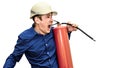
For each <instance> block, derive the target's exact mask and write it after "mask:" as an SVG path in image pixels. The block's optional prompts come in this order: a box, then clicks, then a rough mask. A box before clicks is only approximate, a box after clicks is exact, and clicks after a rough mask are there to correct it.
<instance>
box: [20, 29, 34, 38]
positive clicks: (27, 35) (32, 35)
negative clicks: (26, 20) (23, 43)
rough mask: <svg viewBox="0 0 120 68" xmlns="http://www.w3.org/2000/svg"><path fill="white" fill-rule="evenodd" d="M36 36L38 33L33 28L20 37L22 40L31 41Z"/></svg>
mask: <svg viewBox="0 0 120 68" xmlns="http://www.w3.org/2000/svg"><path fill="white" fill-rule="evenodd" d="M35 35H36V32H35V31H34V29H33V28H32V27H31V28H29V29H26V30H24V31H23V32H21V33H20V35H19V37H20V38H22V39H31V38H33V37H34V36H35Z"/></svg>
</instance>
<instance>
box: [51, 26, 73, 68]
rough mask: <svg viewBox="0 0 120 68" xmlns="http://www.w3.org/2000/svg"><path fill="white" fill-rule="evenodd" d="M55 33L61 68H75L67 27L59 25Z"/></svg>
mask: <svg viewBox="0 0 120 68" xmlns="http://www.w3.org/2000/svg"><path fill="white" fill-rule="evenodd" d="M53 31H54V37H55V43H56V50H57V58H58V65H59V68H73V63H72V57H71V52H70V44H69V38H68V32H67V27H66V26H61V25H59V26H57V27H55V28H54V30H53Z"/></svg>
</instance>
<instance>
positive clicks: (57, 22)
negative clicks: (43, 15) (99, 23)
mask: <svg viewBox="0 0 120 68" xmlns="http://www.w3.org/2000/svg"><path fill="white" fill-rule="evenodd" d="M54 21H55V22H56V23H55V24H53V25H56V24H67V25H70V26H72V24H69V23H60V22H59V21H56V20H54ZM75 28H77V29H78V30H80V31H81V32H82V33H84V34H85V35H86V36H87V37H89V38H90V39H91V40H93V41H94V42H95V41H96V40H95V39H94V38H92V37H91V36H90V35H88V34H87V33H86V32H85V31H83V30H82V29H80V28H79V27H75Z"/></svg>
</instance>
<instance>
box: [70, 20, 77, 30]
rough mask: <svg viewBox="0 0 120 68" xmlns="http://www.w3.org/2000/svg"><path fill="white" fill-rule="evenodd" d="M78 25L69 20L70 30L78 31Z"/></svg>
mask: <svg viewBox="0 0 120 68" xmlns="http://www.w3.org/2000/svg"><path fill="white" fill-rule="evenodd" d="M76 27H78V25H77V24H73V23H70V22H68V30H69V31H76V30H77V28H76Z"/></svg>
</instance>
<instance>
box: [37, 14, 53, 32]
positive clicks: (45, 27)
mask: <svg viewBox="0 0 120 68" xmlns="http://www.w3.org/2000/svg"><path fill="white" fill-rule="evenodd" d="M52 23H53V19H52V13H48V14H45V15H42V16H41V20H40V21H39V25H38V27H39V29H40V31H41V32H42V33H43V34H47V33H49V32H50V28H51V25H52Z"/></svg>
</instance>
